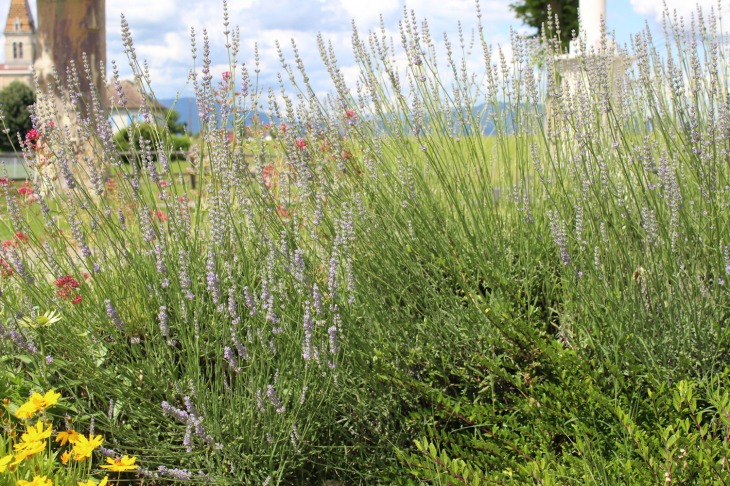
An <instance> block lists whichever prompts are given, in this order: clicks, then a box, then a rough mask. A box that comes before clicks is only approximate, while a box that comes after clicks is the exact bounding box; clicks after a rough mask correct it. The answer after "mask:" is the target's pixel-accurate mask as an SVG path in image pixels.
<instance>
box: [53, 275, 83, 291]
mask: <svg viewBox="0 0 730 486" xmlns="http://www.w3.org/2000/svg"><path fill="white" fill-rule="evenodd" d="M53 285H55V286H56V287H58V288H64V287H70V288H72V289H75V288H78V286H79V282H78V281H77V280H76V279H75V278H73V277H72V276H71V275H65V276H63V277H60V278H58V279H56V281H55V282H53Z"/></svg>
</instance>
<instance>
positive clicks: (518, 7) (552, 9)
mask: <svg viewBox="0 0 730 486" xmlns="http://www.w3.org/2000/svg"><path fill="white" fill-rule="evenodd" d="M578 3H579V2H578V0H518V1H517V3H513V4H510V9H512V10H513V11H514V12H515V15H516V16H517V18H518V19H520V20H522V21H523V22H524V23H525V24H527V25H528V26H530V27H532V28H534V29H537V32H536V33H535V34H534V35H535V36H541V35H542V34H543V29H546V28H547V32H546V34H547V35H548V36H552V34H553V32H552V31H551V29H550V26H551V25H554V24H555V16H557V17H558V23H559V29H560V35H559V39H560V43H561V45H562V47H563V48H567V47H568V43H569V42H570V40H571V39H572V37H573V34H572V33H573V31H575V34H576V35H578V33H579V25H578ZM548 8H549V10H548Z"/></svg>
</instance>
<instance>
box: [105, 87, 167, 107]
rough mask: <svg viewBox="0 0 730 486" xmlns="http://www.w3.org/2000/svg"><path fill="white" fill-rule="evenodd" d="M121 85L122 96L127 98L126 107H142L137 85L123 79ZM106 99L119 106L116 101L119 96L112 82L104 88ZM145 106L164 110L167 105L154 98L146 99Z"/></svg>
mask: <svg viewBox="0 0 730 486" xmlns="http://www.w3.org/2000/svg"><path fill="white" fill-rule="evenodd" d="M120 84H121V85H122V92H123V93H124V96H125V97H126V98H127V104H126V107H127V108H128V109H134V108H141V107H142V95H140V94H139V91H137V86H135V84H134V83H133V82H131V81H127V80H124V81H122V82H121V83H120ZM106 95H107V99H111V100H112V103H114V106H116V107H119V104H118V101H119V97H118V96H117V90H116V88H115V87H114V84H110V85H109V87H108V88H107V90H106ZM147 106H149V108H150V109H151V110H152V111H165V110H167V107H166V106H164V105H161V104H160V103H158V102H157V101H155V100H151V99H149V98H148V99H147Z"/></svg>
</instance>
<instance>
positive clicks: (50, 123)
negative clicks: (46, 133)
mask: <svg viewBox="0 0 730 486" xmlns="http://www.w3.org/2000/svg"><path fill="white" fill-rule="evenodd" d="M48 126H49V127H51V128H53V127H55V126H56V124H55V123H53V120H51V121H49V122H48Z"/></svg>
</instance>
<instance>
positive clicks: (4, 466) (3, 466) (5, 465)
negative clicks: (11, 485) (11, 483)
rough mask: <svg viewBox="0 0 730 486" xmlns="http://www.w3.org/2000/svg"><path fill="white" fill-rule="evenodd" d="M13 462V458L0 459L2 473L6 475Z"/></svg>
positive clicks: (0, 471)
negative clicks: (9, 465)
mask: <svg viewBox="0 0 730 486" xmlns="http://www.w3.org/2000/svg"><path fill="white" fill-rule="evenodd" d="M12 460H13V456H5V457H3V458H2V459H0V473H4V472H5V470H6V469H7V468H8V464H9V463H10V461H12Z"/></svg>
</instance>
